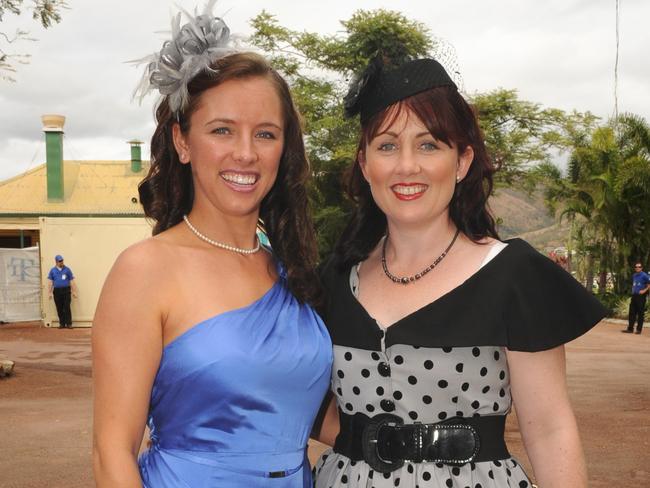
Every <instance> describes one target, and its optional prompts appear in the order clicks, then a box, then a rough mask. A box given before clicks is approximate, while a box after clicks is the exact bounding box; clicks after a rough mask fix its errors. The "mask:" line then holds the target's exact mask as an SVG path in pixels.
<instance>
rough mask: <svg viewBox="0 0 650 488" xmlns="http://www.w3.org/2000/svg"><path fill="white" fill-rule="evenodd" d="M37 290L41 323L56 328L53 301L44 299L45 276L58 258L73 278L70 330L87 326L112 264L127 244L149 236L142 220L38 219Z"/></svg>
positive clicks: (95, 218) (45, 288)
mask: <svg viewBox="0 0 650 488" xmlns="http://www.w3.org/2000/svg"><path fill="white" fill-rule="evenodd" d="M39 227H40V234H41V270H42V271H41V287H42V294H41V296H42V309H43V313H44V318H43V321H44V322H45V325H46V326H48V327H50V326H51V327H57V326H58V325H59V323H58V318H57V315H56V307H55V306H54V301H53V300H51V299H49V298H48V293H47V290H48V286H49V282H48V279H47V274H48V272H49V270H50V268H52V266H54V264H55V263H54V256H56V255H57V254H61V255H62V256H63V258H64V260H65V264H66V266H68V267H69V268H70V269H71V270H72V273H73V274H74V276H75V282H76V284H77V288H78V290H79V294H78V298H76V299H75V298H73V299H72V321H73V326H75V327H79V326H86V327H88V326H90V325H92V320H93V317H94V315H95V308H96V306H97V300H98V299H99V294H100V292H101V289H102V285H103V284H104V280H105V279H106V276H107V275H108V272H109V270H110V269H111V266H112V265H113V262H114V261H115V259H116V258H117V256H118V255H119V254H120V252H122V251H123V250H124V249H126V248H127V247H128V246H130V245H131V244H133V243H135V242H137V241H140V240H142V239H145V238H147V237H149V236H151V227H150V225H149V224H148V223H147V221H146V220H145V219H144V218H99V217H93V218H83V217H75V218H68V217H41V218H40V219H39Z"/></svg>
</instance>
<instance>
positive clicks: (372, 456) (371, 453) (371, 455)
mask: <svg viewBox="0 0 650 488" xmlns="http://www.w3.org/2000/svg"><path fill="white" fill-rule="evenodd" d="M403 423H404V420H402V418H401V417H398V416H397V415H392V414H389V413H385V414H380V415H376V416H374V417H373V418H372V419H370V421H369V422H368V424H367V425H366V426H365V428H364V429H363V433H362V451H363V459H364V461H365V462H366V463H367V464H368V466H370V467H371V468H372V469H374V470H375V471H378V472H380V473H391V472H393V471H395V470H396V469H399V468H401V467H402V466H404V459H398V460H395V461H391V460H388V459H383V458H382V457H381V456H380V455H379V450H378V449H377V447H378V446H377V439H378V437H379V431H380V430H381V429H383V428H384V427H398V426H400V425H402V424H403Z"/></svg>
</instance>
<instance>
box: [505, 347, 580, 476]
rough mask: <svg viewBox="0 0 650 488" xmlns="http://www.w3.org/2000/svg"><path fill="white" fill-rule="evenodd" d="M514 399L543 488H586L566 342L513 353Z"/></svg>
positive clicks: (525, 441)
mask: <svg viewBox="0 0 650 488" xmlns="http://www.w3.org/2000/svg"><path fill="white" fill-rule="evenodd" d="M507 356H508V366H509V369H510V383H511V388H512V398H513V401H514V405H515V409H516V411H517V419H518V420H519V429H520V431H521V434H522V437H523V440H524V445H525V447H526V452H527V453H528V458H529V459H530V461H531V463H532V465H533V471H534V472H535V478H536V479H537V484H539V486H540V487H543V488H566V487H568V486H570V487H572V488H586V487H587V468H586V465H585V459H584V454H583V452H582V445H581V444H580V436H579V434H578V426H577V424H576V420H575V417H574V415H573V410H572V408H571V403H570V401H569V396H568V393H567V385H566V367H565V356H564V346H559V347H556V348H554V349H550V350H548V351H542V352H534V353H530V352H514V351H508V353H507Z"/></svg>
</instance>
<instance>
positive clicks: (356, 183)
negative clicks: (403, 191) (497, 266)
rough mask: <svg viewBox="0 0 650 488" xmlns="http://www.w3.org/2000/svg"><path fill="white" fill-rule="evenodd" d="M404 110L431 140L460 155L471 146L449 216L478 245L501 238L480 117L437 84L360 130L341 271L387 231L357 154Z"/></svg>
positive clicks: (339, 255)
mask: <svg viewBox="0 0 650 488" xmlns="http://www.w3.org/2000/svg"><path fill="white" fill-rule="evenodd" d="M404 110H407V111H409V112H411V113H413V114H414V115H415V116H417V117H418V119H420V121H421V122H422V123H423V124H424V125H425V127H426V128H427V129H428V130H429V132H430V133H431V135H432V136H433V137H435V138H436V139H437V140H439V141H442V142H444V143H445V144H447V145H448V146H450V147H455V148H456V149H457V150H458V153H459V154H462V153H463V152H464V151H465V150H466V149H467V147H471V148H472V149H473V150H474V159H473V160H472V164H471V165H470V168H469V171H468V173H467V175H466V176H465V178H464V179H463V180H462V181H461V182H460V183H458V184H457V185H456V188H455V190H454V195H453V197H452V199H451V201H450V202H449V217H450V218H451V220H452V221H453V223H454V225H456V227H457V228H458V229H460V231H461V232H462V233H463V234H465V235H466V236H467V237H469V238H470V239H471V240H472V241H474V242H478V241H480V240H482V239H484V238H485V237H494V238H497V239H498V234H497V231H496V224H495V221H494V217H493V216H492V214H491V213H490V210H489V208H488V206H487V200H488V197H489V196H490V194H491V193H492V186H493V182H492V175H493V173H494V171H495V169H494V165H493V164H492V162H491V161H490V158H489V157H488V154H487V150H486V148H485V142H484V140H483V136H482V134H481V130H480V129H479V126H478V121H477V118H476V114H475V113H474V111H473V110H472V108H471V107H470V106H469V104H468V103H467V102H466V101H465V99H464V98H463V97H462V96H461V95H460V94H459V93H458V91H457V90H456V88H455V87H452V86H439V87H435V88H431V89H429V90H425V91H423V92H420V93H417V94H415V95H413V96H411V97H408V98H405V99H403V100H400V101H399V102H397V103H396V104H393V105H391V106H389V107H387V108H386V109H384V110H383V111H381V112H378V113H377V114H375V115H373V116H372V117H370V118H369V119H368V120H367V121H366V123H365V124H363V125H362V126H361V137H360V139H359V145H358V147H357V159H356V160H355V162H354V165H353V166H352V168H351V170H350V172H349V174H348V178H347V192H348V195H349V197H350V198H351V199H352V200H353V201H354V202H355V203H356V204H357V205H356V208H355V209H354V211H353V213H352V217H351V219H350V222H349V223H348V225H347V227H346V228H345V230H344V231H343V234H342V235H341V238H340V239H339V242H338V244H337V246H336V250H335V253H336V255H337V261H338V263H339V264H340V265H341V267H345V268H346V267H348V266H350V265H352V264H356V263H358V262H360V261H363V260H365V259H366V258H367V257H368V255H369V254H370V252H371V251H372V250H373V249H374V248H375V246H376V245H377V243H378V242H379V240H380V239H381V237H382V236H383V235H384V234H385V233H386V225H387V223H386V216H385V215H384V213H383V212H382V211H381V210H380V209H379V207H378V206H377V204H376V203H375V201H374V200H373V198H372V194H371V192H370V186H369V185H368V182H367V181H366V180H365V178H364V177H363V174H362V172H361V166H360V165H359V160H358V155H359V153H363V152H364V151H365V150H366V147H367V145H368V144H369V143H370V142H371V141H372V140H373V139H374V138H375V137H376V136H377V135H378V134H379V131H380V130H381V128H382V127H386V126H389V125H390V124H391V123H393V122H394V121H395V120H396V119H397V117H398V116H399V115H400V113H401V112H402V111H404Z"/></svg>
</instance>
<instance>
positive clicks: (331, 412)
mask: <svg viewBox="0 0 650 488" xmlns="http://www.w3.org/2000/svg"><path fill="white" fill-rule="evenodd" d="M337 435H339V411H338V410H337V408H336V398H335V397H334V395H332V393H331V392H330V393H328V394H327V396H326V402H324V403H323V407H322V408H321V412H319V415H318V418H317V420H316V423H315V424H314V430H313V432H312V436H311V437H312V438H313V439H316V440H317V441H318V442H322V443H323V444H327V445H328V446H333V445H334V441H335V440H336V436H337Z"/></svg>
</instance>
